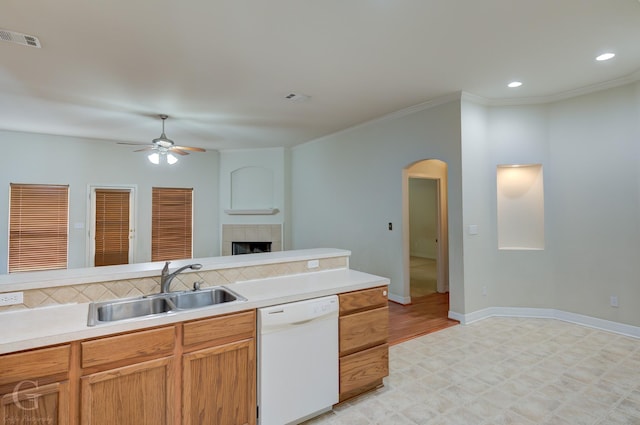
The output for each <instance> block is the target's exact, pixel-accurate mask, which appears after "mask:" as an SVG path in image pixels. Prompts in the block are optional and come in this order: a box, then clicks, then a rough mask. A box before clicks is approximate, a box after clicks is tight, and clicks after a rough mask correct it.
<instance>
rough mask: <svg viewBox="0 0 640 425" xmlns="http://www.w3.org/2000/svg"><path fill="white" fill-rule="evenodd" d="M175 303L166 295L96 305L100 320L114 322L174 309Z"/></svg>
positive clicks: (97, 317)
mask: <svg viewBox="0 0 640 425" xmlns="http://www.w3.org/2000/svg"><path fill="white" fill-rule="evenodd" d="M174 309H175V305H173V304H172V303H171V301H170V300H169V299H168V298H167V297H164V296H154V297H147V298H133V299H131V298H130V299H124V300H114V301H106V302H103V303H100V305H98V306H96V309H95V316H96V320H97V321H98V322H113V321H116V320H125V319H131V318H133V317H143V316H151V315H153V314H160V313H166V312H168V311H171V310H174Z"/></svg>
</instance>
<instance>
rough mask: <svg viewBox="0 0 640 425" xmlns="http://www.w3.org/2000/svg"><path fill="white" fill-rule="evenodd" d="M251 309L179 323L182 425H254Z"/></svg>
mask: <svg viewBox="0 0 640 425" xmlns="http://www.w3.org/2000/svg"><path fill="white" fill-rule="evenodd" d="M255 323H256V316H255V311H247V312H242V313H236V314H230V315H227V316H220V317H214V318H211V319H204V320H197V321H193V322H188V323H185V324H184V325H183V345H184V354H183V356H182V423H183V425H201V424H215V425H255V423H256V357H255V356H256V345H255V336H256V327H255Z"/></svg>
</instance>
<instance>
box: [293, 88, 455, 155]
mask: <svg viewBox="0 0 640 425" xmlns="http://www.w3.org/2000/svg"><path fill="white" fill-rule="evenodd" d="M461 96H462V92H454V93H450V94H447V95H444V96H440V97H436V98H435V99H431V100H427V101H426V102H422V103H419V104H417V105H413V106H409V107H407V108H404V109H400V110H399V111H394V112H391V113H388V114H386V115H382V116H380V117H378V118H373V119H371V120H369V121H365V122H362V123H360V124H356V125H354V126H351V127H347V128H344V129H342V130H338V131H336V132H334V133H330V134H327V135H325V136H321V137H318V138H317V139H313V140H309V141H308V142H304V143H301V144H299V145H296V146H293V147H292V149H296V148H298V147H299V146H303V145H306V144H308V143H315V142H320V141H322V140H325V139H328V138H330V137H335V136H338V135H341V134H344V133H348V132H350V131H352V130H356V129H358V128H362V127H366V126H368V125H370V124H374V123H378V122H383V121H387V120H391V119H396V118H401V117H404V116H407V115H411V114H414V113H416V112H420V111H423V110H426V109H430V108H435V107H436V106H440V105H443V104H445V103H449V102H453V101H456V100H458V101H459V100H460V99H461Z"/></svg>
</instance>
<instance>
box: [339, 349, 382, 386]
mask: <svg viewBox="0 0 640 425" xmlns="http://www.w3.org/2000/svg"><path fill="white" fill-rule="evenodd" d="M387 375H389V345H388V344H383V345H379V346H377V347H373V348H369V349H368V350H364V351H360V352H358V353H355V354H351V355H348V356H344V357H341V358H340V394H344V393H348V392H351V391H353V390H357V389H358V388H362V387H367V386H370V385H371V384H373V383H375V382H376V381H380V380H382V378H384V377H385V376H387Z"/></svg>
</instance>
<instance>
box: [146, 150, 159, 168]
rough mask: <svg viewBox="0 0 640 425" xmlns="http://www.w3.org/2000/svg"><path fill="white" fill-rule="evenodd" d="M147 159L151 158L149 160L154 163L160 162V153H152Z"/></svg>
mask: <svg viewBox="0 0 640 425" xmlns="http://www.w3.org/2000/svg"><path fill="white" fill-rule="evenodd" d="M147 159H149V162H151V163H152V164H155V165H158V164H160V154H159V153H158V152H154V153H150V154H149V156H147Z"/></svg>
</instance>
